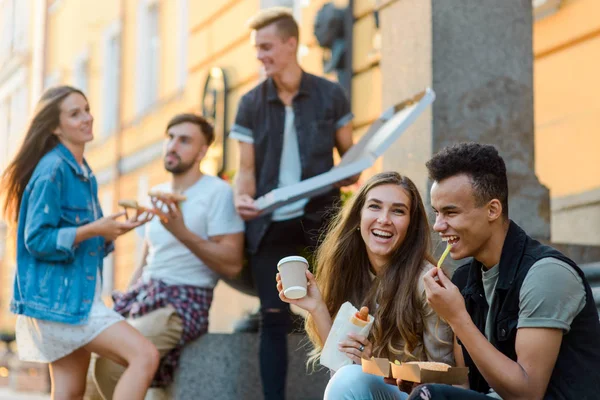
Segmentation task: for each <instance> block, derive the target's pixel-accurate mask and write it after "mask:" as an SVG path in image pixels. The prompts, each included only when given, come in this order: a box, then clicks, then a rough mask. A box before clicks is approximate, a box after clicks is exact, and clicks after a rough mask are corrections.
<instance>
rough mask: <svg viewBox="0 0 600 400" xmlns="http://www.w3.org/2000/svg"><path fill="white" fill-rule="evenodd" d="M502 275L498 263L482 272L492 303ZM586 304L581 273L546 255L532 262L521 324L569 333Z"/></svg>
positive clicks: (525, 283) (521, 300) (522, 295)
mask: <svg viewBox="0 0 600 400" xmlns="http://www.w3.org/2000/svg"><path fill="white" fill-rule="evenodd" d="M498 276H499V269H498V267H497V266H495V267H493V268H490V269H489V270H488V271H483V274H482V280H483V288H484V291H485V297H486V300H487V302H488V305H489V306H490V307H491V306H492V304H493V301H494V297H495V296H494V289H495V288H496V283H497V282H498ZM584 306H585V288H584V286H583V281H582V280H581V277H580V276H579V274H578V273H577V272H576V271H575V270H574V269H573V268H571V266H570V265H569V264H567V263H565V262H563V261H561V260H558V259H556V258H552V257H548V258H543V259H541V260H539V261H537V262H536V263H535V264H533V265H532V266H531V269H530V270H529V272H528V273H527V276H526V277H525V280H524V281H523V285H522V286H521V292H520V294H519V322H518V324H517V328H555V329H562V330H563V333H565V334H566V333H568V332H569V330H570V329H571V323H572V322H573V319H574V318H575V317H576V316H577V314H579V313H580V312H581V310H582V309H583V307H584ZM488 317H489V315H488ZM489 325H491V323H490V321H489V320H487V321H486V327H485V334H486V336H487V338H488V340H489V338H490V331H489V328H490V327H489Z"/></svg>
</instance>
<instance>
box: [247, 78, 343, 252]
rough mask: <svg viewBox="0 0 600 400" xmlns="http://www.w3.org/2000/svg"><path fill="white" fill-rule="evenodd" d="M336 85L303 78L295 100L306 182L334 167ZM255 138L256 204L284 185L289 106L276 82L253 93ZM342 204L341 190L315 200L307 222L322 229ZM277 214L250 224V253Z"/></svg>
mask: <svg viewBox="0 0 600 400" xmlns="http://www.w3.org/2000/svg"><path fill="white" fill-rule="evenodd" d="M335 86H337V83H334V82H331V81H328V80H327V79H324V78H320V77H318V76H315V75H312V74H308V73H306V72H304V73H303V74H302V80H301V82H300V88H299V91H298V94H297V95H296V96H295V97H294V99H293V102H292V107H293V110H294V126H295V129H296V134H297V137H298V148H299V151H300V164H301V170H302V176H301V180H305V179H308V178H312V177H314V176H317V175H320V174H322V173H325V172H327V171H329V170H330V169H331V168H332V167H333V165H334V164H333V150H334V148H335V135H336V130H337V129H336V125H335V123H336V120H335V118H336V117H335V116H336V106H337V103H339V101H336V98H335V94H336V93H337V92H336V91H335V90H334V87H335ZM248 95H249V96H251V97H252V99H253V105H254V107H255V108H254V109H253V112H252V119H253V124H252V125H253V126H254V129H253V131H254V132H253V134H254V173H255V179H256V198H258V197H260V196H262V195H265V194H267V193H269V192H270V191H271V190H273V189H276V188H277V187H278V185H279V166H280V163H281V152H282V150H283V131H284V128H285V105H284V104H283V103H282V102H281V100H280V99H279V95H278V94H277V88H276V87H275V84H274V83H273V81H272V79H267V80H265V81H263V82H262V83H260V84H259V85H258V86H256V87H255V88H254V89H252V90H251V91H250V92H249V93H248ZM339 200H340V191H339V189H332V190H331V191H329V192H327V193H325V194H324V195H320V196H318V197H315V198H312V199H310V201H309V203H308V204H307V205H306V207H305V209H304V219H306V220H310V221H311V222H312V223H311V224H309V225H317V226H318V225H320V224H321V223H324V222H325V221H326V220H327V215H330V214H331V211H333V210H334V208H335V206H336V205H337V203H338V202H339ZM271 218H272V214H267V215H263V216H260V217H258V218H256V219H253V220H251V221H247V222H246V248H247V250H248V251H249V252H250V253H255V252H256V251H257V250H258V247H259V245H260V242H261V240H262V238H263V237H264V235H265V233H266V232H267V229H268V228H269V225H270V224H271Z"/></svg>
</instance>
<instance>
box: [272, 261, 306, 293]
mask: <svg viewBox="0 0 600 400" xmlns="http://www.w3.org/2000/svg"><path fill="white" fill-rule="evenodd" d="M277 269H278V270H279V275H280V276H281V283H282V284H283V294H284V295H285V297H287V298H288V299H301V298H302V297H304V296H306V286H307V283H308V282H307V280H306V270H307V269H308V261H306V258H304V257H300V256H289V257H284V258H282V259H281V260H279V262H278V263H277Z"/></svg>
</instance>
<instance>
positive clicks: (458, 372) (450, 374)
mask: <svg viewBox="0 0 600 400" xmlns="http://www.w3.org/2000/svg"><path fill="white" fill-rule="evenodd" d="M390 365H391V368H392V376H393V377H394V378H396V379H402V380H403V381H409V382H417V383H443V384H447V385H462V384H465V383H467V382H468V379H469V368H465V367H450V368H449V369H448V371H432V370H429V369H422V368H421V367H420V366H419V365H418V364H406V363H405V364H402V365H398V364H393V363H390Z"/></svg>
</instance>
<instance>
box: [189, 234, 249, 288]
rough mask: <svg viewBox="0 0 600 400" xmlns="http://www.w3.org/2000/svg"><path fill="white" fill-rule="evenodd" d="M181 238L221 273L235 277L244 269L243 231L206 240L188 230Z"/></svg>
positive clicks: (199, 256)
mask: <svg viewBox="0 0 600 400" xmlns="http://www.w3.org/2000/svg"><path fill="white" fill-rule="evenodd" d="M179 240H180V241H181V243H183V245H184V246H185V247H187V248H188V249H189V250H190V251H191V252H192V253H194V255H196V257H198V258H199V259H201V260H202V261H203V262H204V264H206V265H207V266H208V267H209V268H210V269H212V270H213V271H215V272H216V273H218V274H219V275H222V276H225V277H228V278H234V277H235V276H237V274H239V272H240V271H241V270H242V263H243V259H244V233H243V232H240V233H232V234H227V235H219V236H212V237H210V238H209V239H208V240H206V239H203V238H201V237H199V236H197V235H195V234H194V233H192V232H189V231H188V233H187V234H186V235H185V236H183V237H181V238H179Z"/></svg>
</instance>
